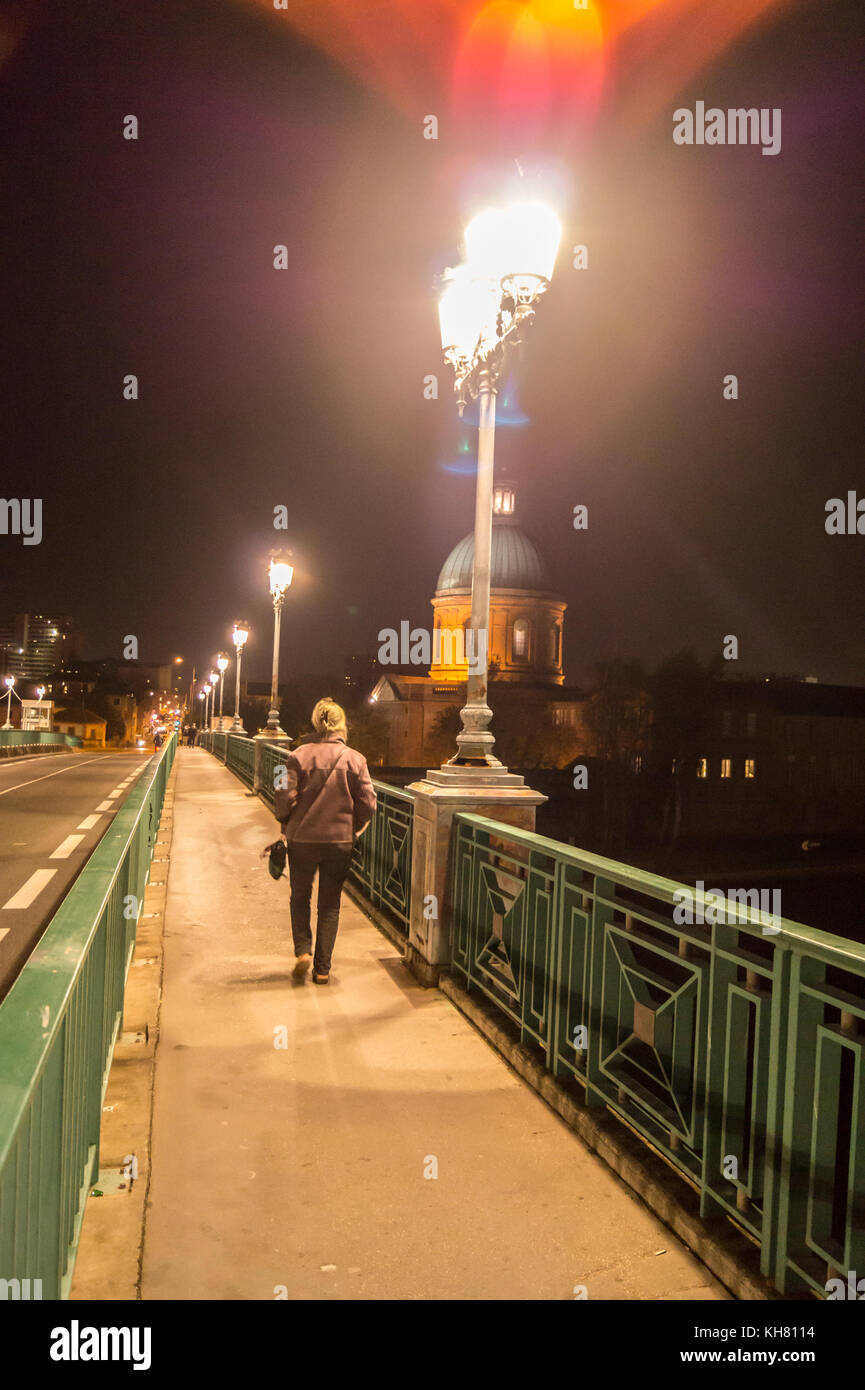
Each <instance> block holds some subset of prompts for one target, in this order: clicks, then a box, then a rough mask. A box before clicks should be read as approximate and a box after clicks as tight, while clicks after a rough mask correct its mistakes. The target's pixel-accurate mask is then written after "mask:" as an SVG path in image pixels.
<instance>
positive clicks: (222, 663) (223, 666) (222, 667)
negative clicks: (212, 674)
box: [216, 652, 229, 733]
mask: <svg viewBox="0 0 865 1390" xmlns="http://www.w3.org/2000/svg"><path fill="white" fill-rule="evenodd" d="M228 665H229V662H228V657H227V656H226V655H225V652H220V653H219V656H218V657H217V658H216V669H217V671H218V672H219V732H220V733H223V731H224V729H225V720H224V719H223V717H222V688H223V686H224V685H225V673H226V671H227V670H228Z"/></svg>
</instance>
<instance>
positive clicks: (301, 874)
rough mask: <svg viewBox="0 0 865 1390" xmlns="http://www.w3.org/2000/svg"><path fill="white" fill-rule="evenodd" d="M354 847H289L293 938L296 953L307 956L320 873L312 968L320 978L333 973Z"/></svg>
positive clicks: (309, 949) (313, 845) (300, 844)
mask: <svg viewBox="0 0 865 1390" xmlns="http://www.w3.org/2000/svg"><path fill="white" fill-rule="evenodd" d="M351 854H352V846H351V845H339V844H336V845H334V844H331V845H322V844H312V843H310V844H304V843H303V842H300V843H297V844H293V845H289V846H288V872H289V878H290V880H291V934H292V936H293V937H294V953H295V955H296V956H305V955H307V954H308V953H309V952H310V951H311V950H312V927H311V925H310V902H311V899H312V881H313V879H314V878H315V871H316V869H318V925H317V928H316V933H315V956H314V957H313V962H312V968H313V970H314V971H315V973H316V975H327V974H329V972H330V958H331V956H332V955H333V947H334V942H335V941H336V934H337V932H338V930H339V901H340V896H341V894H342V885H343V884H344V883H345V880H346V878H347V876H348V871H349V868H350V867H351Z"/></svg>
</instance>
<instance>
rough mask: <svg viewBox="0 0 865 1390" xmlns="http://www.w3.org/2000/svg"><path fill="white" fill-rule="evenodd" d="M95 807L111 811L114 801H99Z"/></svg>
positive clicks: (99, 809) (98, 809)
mask: <svg viewBox="0 0 865 1390" xmlns="http://www.w3.org/2000/svg"><path fill="white" fill-rule="evenodd" d="M96 809H97V811H113V810H114V803H113V802H112V801H100V803H99V805H98V806H97V807H96Z"/></svg>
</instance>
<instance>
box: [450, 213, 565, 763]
mask: <svg viewBox="0 0 865 1390" xmlns="http://www.w3.org/2000/svg"><path fill="white" fill-rule="evenodd" d="M561 235H562V228H561V223H560V222H559V219H558V218H557V217H556V215H555V213H554V212H553V211H552V210H551V209H550V208H549V207H547V206H546V205H545V204H544V203H540V202H521V203H515V204H513V205H512V206H511V207H508V208H503V209H488V210H487V211H486V212H482V213H479V214H478V216H477V217H475V218H474V219H473V221H472V222H470V224H469V226H468V227H467V228H466V232H465V244H466V260H465V263H464V264H462V265H460V266H458V267H457V268H456V269H455V270H451V271H448V272H446V274H445V277H444V290H443V293H442V296H441V300H440V303H439V319H440V323H441V338H442V350H443V352H444V355H445V358H446V359H447V361H448V362H449V363H450V364H451V366H452V367H453V369H454V391H455V394H456V398H457V404H458V406H459V412H460V415H462V413H463V409H464V408H465V405H466V403H467V401H468V400H474V399H476V398H477V400H478V405H479V411H480V420H479V429H478V474H477V487H476V491H475V538H474V540H475V543H474V560H473V564H472V611H471V618H470V619H469V628H468V632H467V634H466V636H467V637H468V635H469V633H471V640H472V646H471V650H470V658H471V659H470V662H469V672H468V688H467V691H466V703H465V706H464V708H463V709H462V710H461V711H460V716H461V719H462V729H461V731H460V733H459V734H457V752H456V754H455V755H454V757H453V758H451V759H450V761H449V762H448V763H446V764H445V767H447V768H448V769H454V770H456V769H466V772H465V780H469V781H470V780H471V776H472V774H471V771H470V770H471V769H485V770H486V771H487V773H490V772H493V773H495V772H500V773H501V774H503V775H507V770H506V768H504V767H503V765H502V763H501V762H500V761H499V759H498V758H497V757H496V756H495V754H494V753H493V745H494V743H495V739H494V737H493V734H492V732H491V730H490V727H489V725H490V720H491V719H492V710H491V709H490V707H489V705H488V704H487V679H488V660H487V634H488V632H489V615H490V559H491V553H492V499H493V464H494V454H495V422H496V391H497V389H498V382H499V378H500V377H501V375H502V372H503V370H504V369H505V367H506V364H507V359H508V357H509V356H510V354H511V351H512V349H513V348H514V347H516V346H517V345H518V344H520V343H522V342H523V341H524V338H525V335H526V330H527V329H528V326H529V324H530V323H531V321H532V319H533V318H534V314H535V305H536V304H537V301H538V299H539V298H540V297H541V295H542V294H543V293H544V292H545V291H546V289H547V287H548V285H549V283H550V279H551V277H552V274H553V267H554V265H555V260H556V255H557V253H558V249H559V242H560V240H561ZM455 775H456V772H455ZM485 780H488V778H485Z"/></svg>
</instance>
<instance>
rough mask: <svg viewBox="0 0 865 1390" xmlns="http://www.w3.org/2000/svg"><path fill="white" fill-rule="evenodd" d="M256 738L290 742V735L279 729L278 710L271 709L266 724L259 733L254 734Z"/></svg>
mask: <svg viewBox="0 0 865 1390" xmlns="http://www.w3.org/2000/svg"><path fill="white" fill-rule="evenodd" d="M256 738H270V739H273V740H274V741H276V740H278V739H288V740H289V742H291V735H290V734H287V733H286V732H285V729H283V728H281V727H280V723H279V711H278V710H275V709H272V710H271V711H270V714H269V715H268V717H267V723H266V724H265V726H264V728H263V729H262V731H261V733H260V734H256Z"/></svg>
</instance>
